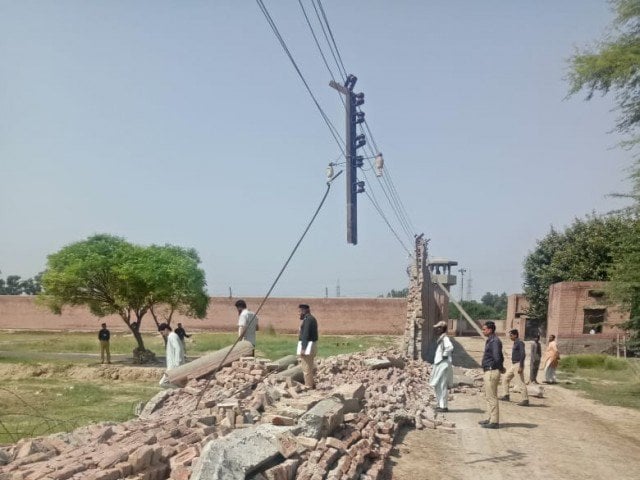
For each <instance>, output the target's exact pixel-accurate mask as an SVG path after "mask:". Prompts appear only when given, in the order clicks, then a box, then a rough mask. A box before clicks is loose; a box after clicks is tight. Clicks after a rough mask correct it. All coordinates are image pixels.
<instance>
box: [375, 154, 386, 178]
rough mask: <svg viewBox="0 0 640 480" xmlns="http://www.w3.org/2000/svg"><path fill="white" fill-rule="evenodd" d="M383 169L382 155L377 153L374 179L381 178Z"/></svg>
mask: <svg viewBox="0 0 640 480" xmlns="http://www.w3.org/2000/svg"><path fill="white" fill-rule="evenodd" d="M383 168H384V158H383V157H382V154H381V153H379V154H377V155H376V164H375V169H376V177H381V176H382V169H383Z"/></svg>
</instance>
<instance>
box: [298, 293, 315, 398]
mask: <svg viewBox="0 0 640 480" xmlns="http://www.w3.org/2000/svg"><path fill="white" fill-rule="evenodd" d="M298 309H299V310H300V320H301V322H300V335H299V336H298V350H297V354H298V357H299V358H300V363H301V364H302V373H303V374H304V384H305V385H306V386H307V387H309V388H316V383H315V379H314V370H315V358H316V354H317V353H318V321H317V320H316V319H315V317H314V316H313V315H311V309H310V308H309V305H306V304H300V305H298Z"/></svg>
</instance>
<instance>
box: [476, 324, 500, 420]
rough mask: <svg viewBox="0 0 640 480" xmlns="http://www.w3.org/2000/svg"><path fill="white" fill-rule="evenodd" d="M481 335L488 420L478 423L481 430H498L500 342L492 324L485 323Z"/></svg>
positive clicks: (494, 325)
mask: <svg viewBox="0 0 640 480" xmlns="http://www.w3.org/2000/svg"><path fill="white" fill-rule="evenodd" d="M482 334H483V335H484V336H485V337H487V341H486V343H485V344H484V355H483V356H482V369H483V370H484V396H485V399H486V401H487V410H489V418H488V419H487V420H482V421H480V422H478V423H479V424H480V425H481V426H482V427H483V428H499V426H500V412H499V407H498V384H499V383H500V374H501V373H504V371H505V370H504V366H503V364H504V356H503V355H502V342H501V341H500V339H499V338H498V336H497V335H496V324H495V323H494V322H491V321H489V322H485V323H484V325H482Z"/></svg>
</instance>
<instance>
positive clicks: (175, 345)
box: [158, 323, 186, 388]
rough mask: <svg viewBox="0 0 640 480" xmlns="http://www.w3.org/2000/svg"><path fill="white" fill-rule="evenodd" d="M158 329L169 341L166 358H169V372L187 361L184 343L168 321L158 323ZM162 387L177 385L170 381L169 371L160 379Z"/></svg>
mask: <svg viewBox="0 0 640 480" xmlns="http://www.w3.org/2000/svg"><path fill="white" fill-rule="evenodd" d="M158 331H159V332H160V334H161V335H162V336H163V337H164V338H165V339H166V341H167V350H166V358H167V372H168V371H169V370H172V369H174V368H177V367H179V366H180V365H183V364H184V363H185V361H186V359H185V354H184V344H183V343H182V341H181V340H180V337H179V336H178V335H177V334H176V333H175V332H172V331H171V327H170V326H169V324H167V323H161V324H160V325H158ZM160 386H161V387H165V388H167V387H175V386H176V385H173V384H172V383H171V382H169V377H168V376H167V373H166V372H165V374H164V375H163V376H162V378H161V379H160Z"/></svg>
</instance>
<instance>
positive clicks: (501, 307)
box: [480, 292, 508, 319]
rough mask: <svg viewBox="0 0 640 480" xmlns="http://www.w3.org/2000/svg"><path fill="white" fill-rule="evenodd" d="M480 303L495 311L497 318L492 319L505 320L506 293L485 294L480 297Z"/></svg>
mask: <svg viewBox="0 0 640 480" xmlns="http://www.w3.org/2000/svg"><path fill="white" fill-rule="evenodd" d="M480 301H481V302H482V303H483V304H484V305H486V306H487V307H491V308H493V309H494V310H495V312H496V315H497V316H496V317H494V318H500V319H506V318H507V302H508V298H507V293H506V292H502V293H501V294H497V293H491V292H487V293H485V294H484V295H483V296H482V298H481V299H480Z"/></svg>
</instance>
